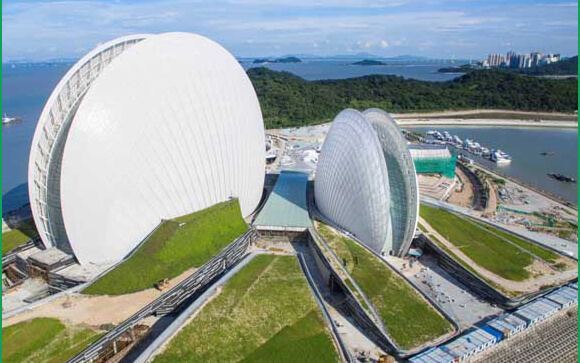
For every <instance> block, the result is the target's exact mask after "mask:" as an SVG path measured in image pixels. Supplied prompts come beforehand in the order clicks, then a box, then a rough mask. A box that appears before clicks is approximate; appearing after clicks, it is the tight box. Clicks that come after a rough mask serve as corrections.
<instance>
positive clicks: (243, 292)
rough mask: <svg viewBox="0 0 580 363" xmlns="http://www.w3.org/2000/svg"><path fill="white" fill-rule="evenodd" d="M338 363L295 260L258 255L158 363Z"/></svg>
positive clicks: (329, 338)
mask: <svg viewBox="0 0 580 363" xmlns="http://www.w3.org/2000/svg"><path fill="white" fill-rule="evenodd" d="M338 361H339V359H338V355H337V353H336V350H335V348H334V345H333V343H332V340H331V337H330V335H329V333H328V332H327V331H326V325H325V322H324V320H323V318H322V314H321V312H320V310H319V308H318V306H317V304H316V302H315V300H314V298H313V297H312V294H311V292H310V290H309V288H308V285H307V283H306V280H305V278H304V275H303V274H302V271H301V270H300V267H299V265H298V261H297V259H296V257H294V256H274V255H258V256H256V257H255V258H254V259H253V260H252V261H250V262H249V263H248V265H246V266H245V267H244V268H242V269H241V270H240V272H238V273H237V274H236V275H234V276H233V277H232V278H231V279H230V280H229V281H228V282H227V283H226V284H225V285H224V287H223V290H222V291H221V293H220V294H219V295H218V296H216V297H215V298H214V299H213V300H211V301H210V302H209V303H208V304H207V305H206V306H205V307H204V308H203V309H202V310H201V311H200V312H199V313H198V315H196V316H195V317H194V318H193V320H191V321H190V322H189V324H188V325H186V326H185V327H183V328H182V329H181V330H180V331H179V333H178V334H177V335H176V336H175V337H174V338H173V339H172V340H171V341H170V342H169V343H168V345H167V348H166V349H165V351H163V352H161V353H160V354H159V355H158V356H157V357H156V358H155V360H154V363H173V362H206V363H213V362H215V363H229V362H232V363H233V362H243V363H270V362H281V363H311V362H317V363H327V362H328V363H331V362H338Z"/></svg>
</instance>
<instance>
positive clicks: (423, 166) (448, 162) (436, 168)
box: [413, 151, 457, 179]
mask: <svg viewBox="0 0 580 363" xmlns="http://www.w3.org/2000/svg"><path fill="white" fill-rule="evenodd" d="M413 162H414V163H415V169H416V170H417V173H418V174H435V173H437V174H443V175H444V176H445V177H447V178H450V179H453V178H454V177H455V164H456V162H457V155H455V152H453V151H451V157H447V158H416V159H413Z"/></svg>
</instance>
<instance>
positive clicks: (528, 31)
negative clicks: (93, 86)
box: [2, 0, 578, 62]
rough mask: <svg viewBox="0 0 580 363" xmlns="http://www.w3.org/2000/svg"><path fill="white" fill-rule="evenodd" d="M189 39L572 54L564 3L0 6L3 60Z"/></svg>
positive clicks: (161, 1) (244, 0)
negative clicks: (135, 38) (134, 39)
mask: <svg viewBox="0 0 580 363" xmlns="http://www.w3.org/2000/svg"><path fill="white" fill-rule="evenodd" d="M170 31H185V32H194V33H198V34H201V35H204V36H207V37H209V38H211V39H213V40H215V41H217V42H218V43H220V44H222V45H223V46H224V47H226V48H227V49H228V50H229V51H230V52H232V53H233V54H234V55H236V56H238V57H258V56H259V57H263V56H281V55H287V54H312V55H320V56H327V55H336V54H358V53H371V54H376V55H379V56H386V57H389V56H398V55H409V54H410V55H418V56H426V57H432V58H446V59H449V58H461V59H467V58H469V59H483V58H484V57H485V56H486V55H487V54H488V53H506V52H507V51H509V50H514V51H516V52H518V53H529V52H532V51H539V52H543V53H561V54H562V55H566V56H572V55H576V54H577V53H578V3H577V2H568V1H566V0H560V1H558V0H554V1H549V0H543V1H542V0H538V1H532V0H527V1H523V0H507V1H506V0H501V1H500V0H484V1H482V0H378V1H370V0H203V1H201V0H78V1H77V0H74V1H73V0H2V61H3V62H4V61H9V60H33V61H39V60H50V59H56V58H78V57H80V56H82V55H83V54H85V53H87V52H88V51H89V50H91V49H92V48H94V47H95V46H97V45H98V44H99V43H102V42H105V41H108V40H111V39H114V38H116V37H119V36H123V35H128V34H135V33H163V32H170Z"/></svg>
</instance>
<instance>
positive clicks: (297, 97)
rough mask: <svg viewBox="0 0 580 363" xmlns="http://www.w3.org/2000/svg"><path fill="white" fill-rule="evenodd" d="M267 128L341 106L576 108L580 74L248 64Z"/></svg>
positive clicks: (316, 118)
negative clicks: (322, 76)
mask: <svg viewBox="0 0 580 363" xmlns="http://www.w3.org/2000/svg"><path fill="white" fill-rule="evenodd" d="M248 76H249V77H250V79H251V81H252V83H253V85H254V88H255V89H256V92H257V94H258V98H259V100H260V105H261V107H262V113H263V115H264V121H265V124H266V127H267V128H279V127H289V126H302V125H310V124H317V123H323V122H328V121H331V120H332V119H333V118H334V117H335V116H336V115H337V114H338V112H340V111H341V110H343V109H345V108H349V107H350V108H355V109H359V110H363V109H366V108H369V107H378V108H381V109H384V110H387V111H390V112H399V113H401V112H420V111H445V110H466V109H505V110H521V111H547V112H555V111H558V112H574V111H575V110H576V109H577V108H578V80H577V79H540V78H536V77H528V76H524V75H519V74H515V73H513V72H509V71H501V70H477V71H473V72H470V73H468V74H465V75H463V76H461V77H459V78H456V79H454V80H452V81H448V82H428V81H418V80H413V79H404V78H403V77H399V76H392V75H371V76H365V77H359V78H349V79H339V80H321V81H307V80H304V79H302V78H300V77H298V76H295V75H293V74H291V73H288V72H277V71H272V70H270V69H267V68H263V67H260V68H252V69H249V70H248Z"/></svg>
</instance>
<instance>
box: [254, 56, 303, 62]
mask: <svg viewBox="0 0 580 363" xmlns="http://www.w3.org/2000/svg"><path fill="white" fill-rule="evenodd" d="M301 62H302V60H301V59H300V58H297V57H284V58H277V59H268V58H260V59H254V62H252V63H254V64H263V63H301Z"/></svg>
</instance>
